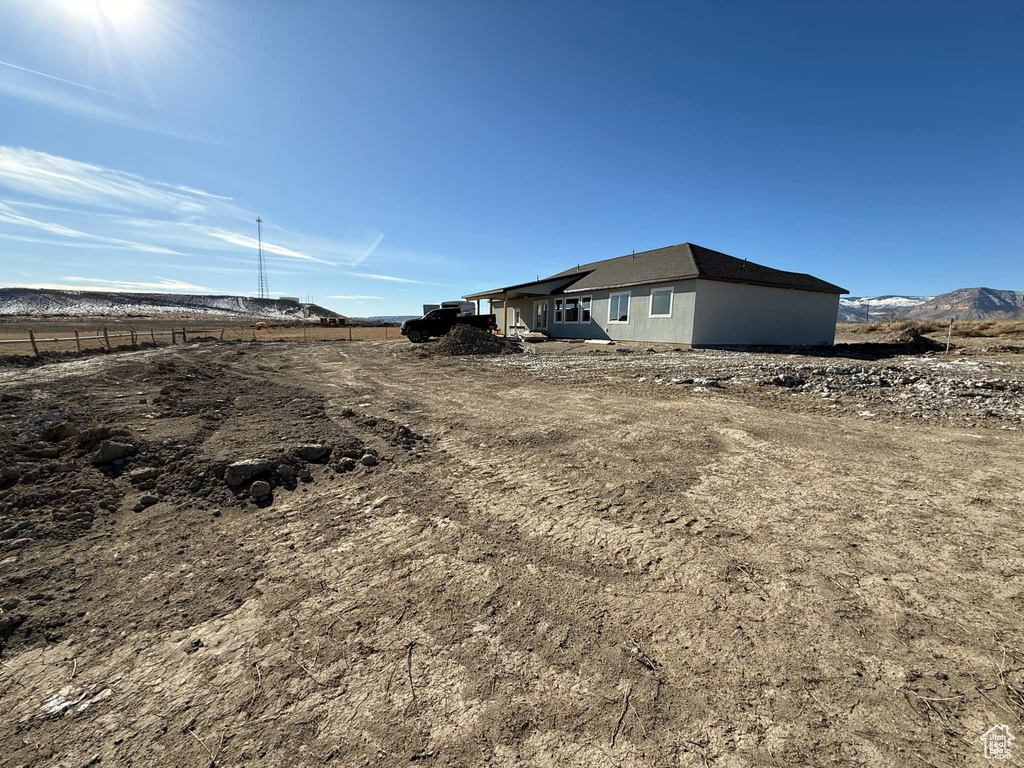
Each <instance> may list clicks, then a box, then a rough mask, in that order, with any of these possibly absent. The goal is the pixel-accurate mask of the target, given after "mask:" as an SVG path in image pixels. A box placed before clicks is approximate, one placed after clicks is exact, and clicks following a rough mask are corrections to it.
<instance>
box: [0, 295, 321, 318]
mask: <svg viewBox="0 0 1024 768" xmlns="http://www.w3.org/2000/svg"><path fill="white" fill-rule="evenodd" d="M196 314H205V315H232V316H239V317H262V318H266V319H268V320H269V319H280V320H285V319H300V318H302V317H306V318H309V319H313V320H316V319H319V318H321V317H339V315H338V313H337V312H332V311H331V310H329V309H325V308H324V307H321V306H318V305H316V304H300V303H298V302H295V301H291V300H288V299H254V298H249V297H246V296H193V295H191V294H178V293H108V292H105V291H63V290H60V291H59V290H42V289H32V288H0V316H7V317H10V316H46V317H83V316H89V317H146V316H150V315H196Z"/></svg>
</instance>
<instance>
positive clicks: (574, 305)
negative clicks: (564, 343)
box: [565, 299, 580, 323]
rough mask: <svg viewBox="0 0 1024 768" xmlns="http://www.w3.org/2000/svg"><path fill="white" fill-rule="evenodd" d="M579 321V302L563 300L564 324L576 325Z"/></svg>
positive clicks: (577, 300)
mask: <svg viewBox="0 0 1024 768" xmlns="http://www.w3.org/2000/svg"><path fill="white" fill-rule="evenodd" d="M579 321H580V300H579V299H566V300H565V322H567V323H578V322H579Z"/></svg>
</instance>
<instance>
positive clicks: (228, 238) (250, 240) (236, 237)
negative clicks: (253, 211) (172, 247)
mask: <svg viewBox="0 0 1024 768" xmlns="http://www.w3.org/2000/svg"><path fill="white" fill-rule="evenodd" d="M209 232H210V236H211V237H216V238H218V239H219V240H223V241H224V242H226V243H232V244H233V245H240V246H242V247H243V248H256V247H258V245H259V241H258V240H257V239H256V238H255V237H249V236H248V235H241V234H239V233H238V232H226V231H224V230H223V229H212V230H210V231H209ZM263 250H264V251H269V252H270V253H276V254H277V255H278V256H288V257H290V258H292V259H304V260H305V261H319V262H320V263H321V264H331V265H332V266H333V264H334V262H331V261H326V260H325V259H318V258H316V257H315V256H310V255H309V254H308V253H299V252H298V251H293V250H292V249H291V248H285V247H284V246H281V245H274V244H273V243H268V242H266V241H264V243H263Z"/></svg>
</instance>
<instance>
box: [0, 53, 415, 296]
mask: <svg viewBox="0 0 1024 768" xmlns="http://www.w3.org/2000/svg"><path fill="white" fill-rule="evenodd" d="M0 69H2V67H0ZM261 215H263V216H264V218H265V219H270V220H271V221H270V223H268V222H266V221H265V222H264V225H263V237H264V240H263V250H264V252H265V254H266V256H267V260H268V262H269V263H271V264H272V265H273V267H274V268H273V269H271V270H270V275H271V277H272V279H271V287H272V288H274V289H275V290H276V289H279V288H284V289H286V290H285V291H284V292H285V293H288V294H296V293H303V292H304V290H307V289H308V288H307V286H309V285H311V284H315V285H317V286H319V287H320V289H321V290H322V291H323V292H324V293H327V291H329V290H330V289H331V288H334V289H335V290H338V289H339V288H341V289H342V290H343V291H345V293H344V294H343V295H337V296H335V297H333V298H338V299H342V300H349V301H360V300H365V301H380V300H384V299H386V298H387V297H389V296H391V295H392V292H393V291H395V290H399V291H400V290H405V289H404V288H400V287H398V286H410V287H412V286H422V285H426V284H427V283H424V282H422V281H420V280H415V279H412V278H408V277H403V276H401V272H400V271H399V270H404V268H405V267H406V266H411V265H415V264H418V263H419V261H418V260H417V254H414V253H409V252H406V251H402V250H396V249H394V248H390V249H386V248H383V247H382V243H383V241H384V234H383V233H382V232H380V231H379V230H377V229H374V228H371V227H365V226H362V227H361V226H356V225H351V226H348V227H346V228H345V229H344V230H343V231H342V233H341V234H340V235H339V236H336V237H324V236H321V235H314V234H310V233H305V232H300V231H294V230H291V229H287V228H285V227H282V226H280V225H279V224H278V223H277V222H276V221H274V218H273V215H272V212H262V211H261ZM0 241H8V242H11V243H23V244H26V249H25V250H26V251H29V252H30V253H31V254H32V255H30V256H29V255H27V256H25V257H22V256H19V257H17V258H18V259H19V260H21V259H27V260H28V261H29V262H32V261H33V260H34V259H35V260H40V261H39V263H37V264H34V265H33V266H34V267H35V268H36V269H35V270H34V274H35V275H37V277H36V278H35V279H36V280H37V281H48V280H54V278H52V277H51V275H52V272H49V271H48V270H52V269H53V265H54V262H55V259H56V258H57V257H56V256H55V250H56V249H67V251H68V253H67V254H66V257H67V258H68V259H69V263H74V264H81V265H82V268H81V271H80V270H78V269H75V271H76V273H77V274H86V275H89V274H92V275H94V276H95V277H92V278H89V279H90V280H100V278H101V276H104V275H107V276H109V275H110V274H111V272H110V271H109V270H108V269H106V267H107V266H109V264H110V263H111V261H112V260H116V259H117V256H116V255H115V253H128V254H130V255H131V260H130V261H129V260H127V259H124V260H123V261H122V267H121V268H119V271H118V272H117V273H115V274H117V275H118V276H119V277H122V278H124V280H125V281H137V283H129V282H120V281H100V282H97V283H95V285H94V287H95V286H103V285H106V286H107V288H106V289H110V290H121V291H129V290H144V289H147V290H165V291H171V290H176V288H175V287H173V286H170V285H168V284H165V283H151V282H150V281H149V279H148V274H152V271H155V270H156V269H162V268H166V267H162V266H159V265H169V266H170V267H171V268H173V269H174V270H175V271H176V273H178V274H183V275H187V274H188V273H187V272H183V271H182V270H190V269H194V270H195V272H194V273H193V274H198V273H200V272H202V273H204V274H205V273H209V272H216V271H223V272H229V271H235V270H234V269H233V268H235V267H237V268H238V270H237V271H238V273H239V274H240V275H241V274H244V273H245V272H250V274H251V276H252V287H251V289H250V290H252V289H255V282H256V259H255V255H256V253H255V252H256V249H257V246H258V242H257V239H256V212H255V211H253V210H250V209H249V207H248V206H247V205H246V204H245V203H244V202H241V201H238V200H236V199H234V198H233V197H232V196H230V195H227V194H220V193H219V190H218V191H217V192H211V191H208V190H204V189H201V188H199V187H198V186H196V185H194V184H185V183H180V182H178V181H177V180H162V179H159V180H156V179H149V178H146V177H143V176H141V175H138V174H134V173H129V172H126V171H122V170H117V169H114V168H107V167H104V166H101V165H97V164H94V163H87V162H83V161H79V160H72V159H69V158H65V157H59V156H56V155H50V154H47V153H44V152H37V151H34V150H30V149H25V148H17V147H7V146H0ZM83 250H86V251H89V252H90V253H89V254H88V255H87V254H85V253H83V252H82V251H83ZM74 251H77V254H76V253H74ZM104 251H109V253H103V252H104ZM370 259H374V261H375V265H379V266H380V267H381V268H380V271H375V270H373V269H370V268H368V265H369V260H370ZM231 262H234V263H231ZM86 264H88V265H89V266H88V267H86V266H85V265H86ZM364 264H365V265H366V266H363V268H362V269H360V268H359V267H360V266H361V265H364ZM384 264H387V265H388V266H387V267H383V265H384ZM14 265H15V257H14V256H12V255H10V253H9V252H8V253H7V254H2V253H0V270H2V269H3V268H5V267H6V268H7V269H8V270H9V269H10V268H11V267H14ZM243 266H245V267H247V269H242V268H241V267H243ZM337 267H341V268H343V269H344V271H340V270H338V271H335V268H337ZM63 269H68V270H71V269H72V267H70V266H68V267H64V268H63ZM143 270H148V271H143ZM140 272H141V274H139V273H140ZM391 272H397V274H388V273H391ZM0 274H2V273H0ZM10 275H11V272H9V271H8V272H7V275H6V276H7V277H9V276H10ZM344 275H350V276H351V280H352V281H353V282H354V281H356V280H357V279H359V278H365V279H367V280H375V281H383V282H388V283H392V284H394V286H395V287H393V288H392V289H391V290H390V291H385V289H384V287H383V286H376V287H374V288H373V289H370V290H366V287H367V286H366V285H363V284H358V283H355V284H346V283H340V284H339V282H338V280H339V278H343V276H344ZM244 282H248V280H247V279H246V280H244ZM332 283H333V285H332ZM36 285H39V286H42V285H44V283H43V282H37V283H36ZM45 285H47V286H56V287H62V288H65V289H68V290H82V289H84V288H83V286H88V283H83V282H81V281H70V280H67V279H66V278H61V279H60V282H52V283H51V282H47V283H45ZM76 286H77V287H76ZM111 286H112V287H111ZM218 287H219V286H218ZM360 288H363V289H364V290H365V291H366V292H365V293H360V292H359V289H360ZM353 289H354V290H353ZM180 290H205V289H200V288H199V286H194V287H193V288H192V289H189V288H185V287H181V288H180ZM371 290H372V291H373V292H372V293H371V292H370V291H371ZM381 292H382V293H383V295H378V294H379V293H381Z"/></svg>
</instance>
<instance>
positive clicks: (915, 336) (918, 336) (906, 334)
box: [881, 328, 946, 352]
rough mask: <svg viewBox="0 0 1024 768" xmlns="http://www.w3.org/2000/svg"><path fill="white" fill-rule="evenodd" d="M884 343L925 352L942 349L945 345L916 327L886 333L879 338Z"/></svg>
mask: <svg viewBox="0 0 1024 768" xmlns="http://www.w3.org/2000/svg"><path fill="white" fill-rule="evenodd" d="M881 342H882V343H884V344H900V345H902V346H904V347H907V348H908V349H912V350H915V351H922V352H926V351H929V350H944V349H945V348H946V345H945V344H944V343H943V342H941V341H936V340H935V339H931V338H929V337H927V336H924V335H923V334H922V333H921V332H920V331H919V330H918V329H917V328H901V329H899V330H897V331H893V332H892V333H889V334H887V335H886V336H884V337H883V338H882V339H881Z"/></svg>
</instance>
